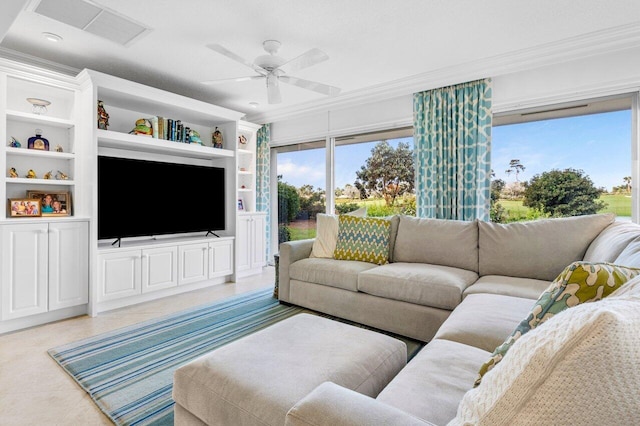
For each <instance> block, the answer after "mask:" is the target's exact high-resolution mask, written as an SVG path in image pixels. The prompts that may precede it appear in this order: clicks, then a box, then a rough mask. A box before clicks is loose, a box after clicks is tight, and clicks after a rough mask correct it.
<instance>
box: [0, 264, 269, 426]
mask: <svg viewBox="0 0 640 426" xmlns="http://www.w3.org/2000/svg"><path fill="white" fill-rule="evenodd" d="M274 277H275V272H274V268H273V267H266V268H265V269H264V272H263V273H262V274H260V275H254V276H251V277H246V278H242V279H239V280H238V282H235V283H225V284H220V285H215V286H212V287H210V288H206V289H201V290H196V291H193V292H190V293H184V294H180V295H177V296H173V297H170V298H164V299H161V300H155V301H152V302H146V303H142V304H139V305H134V306H130V307H126V308H121V309H116V310H113V311H109V312H104V313H101V314H99V315H98V316H97V317H95V318H91V317H88V316H81V317H77V318H72V319H68V320H63V321H58V322H55V323H51V324H46V325H42V326H38V327H34V328H30V329H27V330H22V331H17V332H13V333H9V334H5V335H0V425H2V426H23V425H24V426H26V425H29V426H34V425H61V426H66V425H70V426H71V425H73V426H75V425H89V426H93V425H112V424H113V423H111V421H110V420H109V419H108V418H107V417H106V416H105V415H103V414H102V412H101V411H100V410H99V409H98V408H97V407H96V406H95V404H94V403H93V401H92V400H91V398H89V396H87V394H86V393H85V392H84V391H83V390H82V389H81V388H80V387H79V386H78V385H77V384H76V383H75V382H74V381H73V379H71V377H69V376H68V375H67V374H66V373H65V372H64V371H63V370H62V369H61V368H60V367H59V366H58V365H57V364H56V363H55V361H54V360H53V359H51V357H49V355H48V354H47V350H48V349H50V348H52V347H55V346H58V345H62V344H65V343H69V342H73V341H76V340H79V339H83V338H85V337H89V336H93V335H96V334H100V333H103V332H106V331H109V330H113V329H116V328H120V327H125V326H128V325H131V324H135V323H138V322H140V321H146V320H148V319H152V318H155V317H158V316H163V315H166V314H170V313H173V312H178V311H181V310H183V309H186V308H189V307H192V306H198V305H201V304H203V303H207V302H210V301H215V300H219V299H222V298H225V297H229V296H232V295H235V294H240V293H244V292H247V291H252V290H257V289H260V288H266V287H269V286H273V282H274Z"/></svg>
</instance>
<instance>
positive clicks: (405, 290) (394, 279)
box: [358, 263, 478, 309]
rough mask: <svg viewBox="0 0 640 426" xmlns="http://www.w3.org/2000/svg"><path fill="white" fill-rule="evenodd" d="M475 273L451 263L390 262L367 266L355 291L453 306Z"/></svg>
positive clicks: (474, 277)
mask: <svg viewBox="0 0 640 426" xmlns="http://www.w3.org/2000/svg"><path fill="white" fill-rule="evenodd" d="M477 278H478V274H476V273H475V272H473V271H467V270H466V269H459V268H452V267H450V266H441V265H426V264H422V263H390V264H387V265H383V266H379V267H377V268H373V269H368V270H366V271H363V272H362V273H360V275H359V277H358V290H359V291H361V292H363V293H367V294H371V295H374V296H379V297H384V298H387V299H394V300H401V301H403V302H409V303H416V304H419V305H425V306H432V307H434V308H442V309H453V308H455V307H456V306H457V305H458V304H459V303H460V301H461V300H462V292H463V291H464V289H465V288H467V287H468V286H469V285H470V284H471V283H473V282H474V281H475V280H476V279H477Z"/></svg>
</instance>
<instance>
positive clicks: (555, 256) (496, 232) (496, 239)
mask: <svg viewBox="0 0 640 426" xmlns="http://www.w3.org/2000/svg"><path fill="white" fill-rule="evenodd" d="M614 219H615V216H614V215H613V214H596V215H586V216H575V217H564V218H556V219H542V220H536V221H531V222H520V223H509V224H499V223H491V222H482V221H481V222H478V223H479V245H480V254H479V259H480V263H479V271H480V275H481V276H483V275H507V276H511V277H522V278H535V279H539V280H548V281H553V279H554V278H556V277H557V276H558V274H560V272H562V270H563V269H564V268H565V267H566V266H567V265H569V264H570V263H571V262H575V261H577V260H582V259H583V258H584V254H585V252H586V251H587V248H588V247H589V244H591V242H592V241H593V240H594V239H595V238H596V237H597V236H598V234H600V232H602V230H603V229H605V228H606V227H607V226H609V225H610V224H612V223H613V221H614Z"/></svg>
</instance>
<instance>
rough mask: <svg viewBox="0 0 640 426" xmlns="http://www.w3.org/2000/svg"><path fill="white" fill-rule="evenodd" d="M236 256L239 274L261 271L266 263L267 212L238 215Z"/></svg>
mask: <svg viewBox="0 0 640 426" xmlns="http://www.w3.org/2000/svg"><path fill="white" fill-rule="evenodd" d="M236 256H237V261H236V268H237V272H236V273H237V275H238V276H246V275H251V274H256V273H260V272H261V270H262V267H263V266H265V265H266V213H251V214H239V215H238V227H237V229H236Z"/></svg>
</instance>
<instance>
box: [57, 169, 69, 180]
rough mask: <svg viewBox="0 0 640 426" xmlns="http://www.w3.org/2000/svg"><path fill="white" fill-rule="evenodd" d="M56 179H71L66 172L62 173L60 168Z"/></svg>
mask: <svg viewBox="0 0 640 426" xmlns="http://www.w3.org/2000/svg"><path fill="white" fill-rule="evenodd" d="M56 179H58V180H67V179H69V176H67V175H66V174H64V173H62V172H61V171H60V170H58V173H56Z"/></svg>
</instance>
